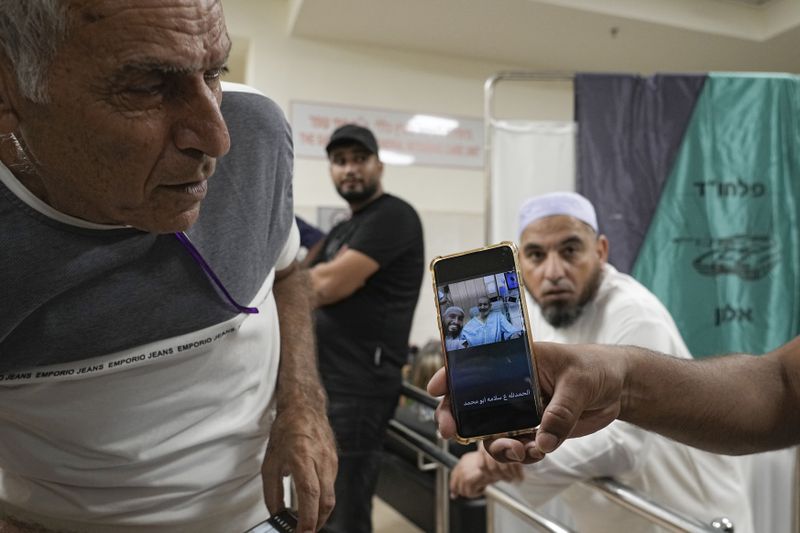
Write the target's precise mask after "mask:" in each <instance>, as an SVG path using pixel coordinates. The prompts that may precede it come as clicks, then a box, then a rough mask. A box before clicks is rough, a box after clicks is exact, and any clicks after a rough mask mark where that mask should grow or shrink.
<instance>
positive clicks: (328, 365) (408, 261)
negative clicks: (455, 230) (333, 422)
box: [315, 194, 424, 396]
mask: <svg viewBox="0 0 800 533" xmlns="http://www.w3.org/2000/svg"><path fill="white" fill-rule="evenodd" d="M345 247H347V248H349V249H353V250H357V251H359V252H361V253H363V254H366V255H368V256H369V257H371V258H372V259H374V260H375V261H377V263H378V264H379V265H380V267H379V269H378V271H377V272H376V273H375V274H373V275H372V276H370V277H369V278H368V279H367V281H366V284H365V285H364V286H363V287H361V288H360V289H358V290H356V292H354V293H353V294H352V295H350V296H349V297H348V298H345V299H344V300H342V301H340V302H337V303H335V304H331V305H327V306H324V307H321V308H320V309H318V310H317V312H316V331H317V344H318V350H319V366H320V373H321V374H322V381H323V383H324V385H325V388H326V389H327V390H328V392H338V393H344V394H356V395H363V396H387V395H393V394H397V392H398V390H399V388H400V367H401V366H402V365H403V364H404V363H405V361H406V356H407V353H408V335H409V332H410V330H411V320H412V318H413V316H414V309H415V307H416V305H417V298H418V296H419V289H420V284H421V283H422V274H423V269H424V266H423V263H424V252H423V241H422V224H421V222H420V220H419V216H418V215H417V212H416V211H415V210H414V208H413V207H411V206H410V205H409V204H408V203H407V202H405V201H403V200H401V199H399V198H397V197H395V196H392V195H390V194H384V195H382V196H380V197H379V198H377V199H376V200H374V201H373V202H371V203H370V204H368V205H367V206H366V207H364V208H363V209H362V210H360V211H358V212H357V213H355V214H353V216H352V217H351V218H350V219H349V220H346V221H344V222H341V223H339V224H337V225H336V226H335V227H334V228H333V229H332V230H331V232H330V233H329V234H328V236H327V238H326V239H325V243H324V244H323V246H322V249H321V250H320V254H319V256H318V257H317V259H316V260H315V264H316V263H320V262H325V261H329V260H330V259H332V258H334V257H335V256H336V254H337V253H339V252H340V250H342V249H343V248H345Z"/></svg>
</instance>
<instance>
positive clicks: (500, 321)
mask: <svg viewBox="0 0 800 533" xmlns="http://www.w3.org/2000/svg"><path fill="white" fill-rule="evenodd" d="M430 269H431V277H432V278H433V292H434V295H435V301H436V314H437V317H438V323H439V333H440V335H441V340H442V352H443V353H444V354H445V367H446V369H447V381H448V388H449V391H450V400H451V409H452V411H453V417H454V418H455V420H456V432H457V434H458V435H457V437H456V440H458V441H459V442H460V443H462V444H468V443H470V442H474V441H476V440H481V439H485V438H487V437H497V436H514V435H521V434H524V433H531V432H533V431H534V430H535V428H536V427H538V425H539V423H540V421H541V416H542V400H541V392H540V388H539V382H538V377H537V374H536V363H535V358H534V352H533V344H532V336H531V331H530V325H529V321H528V310H527V307H526V305H525V295H524V294H522V293H521V291H522V290H524V288H523V287H522V286H521V284H520V283H519V279H520V268H519V262H518V259H517V248H516V246H515V245H514V243H511V242H501V243H499V244H495V245H492V246H486V247H484V248H480V249H477V250H469V251H466V252H461V253H456V254H452V255H446V256H441V257H436V258H434V259H433V261H431V266H430Z"/></svg>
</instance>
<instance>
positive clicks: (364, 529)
mask: <svg viewBox="0 0 800 533" xmlns="http://www.w3.org/2000/svg"><path fill="white" fill-rule="evenodd" d="M326 150H327V152H328V159H329V161H330V172H331V178H332V179H333V184H334V186H335V187H336V190H337V191H338V192H339V195H340V196H341V197H342V198H344V199H345V200H346V201H347V203H348V204H349V205H350V210H351V211H352V216H351V217H350V218H349V219H348V220H346V221H344V222H341V223H339V224H338V225H336V226H335V227H334V228H333V229H332V230H331V232H330V233H329V234H328V236H327V238H326V240H325V243H324V244H323V245H322V249H321V250H320V253H319V256H318V257H317V258H315V259H314V261H313V262H312V267H311V271H310V273H311V281H312V286H313V289H314V292H315V294H316V298H317V311H316V331H317V342H318V346H319V367H320V373H321V375H322V381H323V384H324V385H325V389H326V390H327V392H328V398H329V406H328V416H329V418H330V422H331V425H332V427H333V429H334V433H335V434H336V440H337V444H338V449H339V473H338V476H337V478H336V508H335V509H334V512H333V515H332V517H331V519H330V521H329V522H328V527H329V529H330V530H331V531H332V532H336V533H369V532H370V531H372V524H371V511H372V495H373V493H374V492H375V484H376V482H377V478H378V472H379V469H380V452H381V445H382V441H383V435H384V433H385V430H386V426H387V424H388V421H389V419H390V418H391V416H392V414H393V413H394V409H395V407H396V405H397V400H398V396H399V392H400V381H401V376H400V369H401V367H402V366H403V364H405V362H406V357H407V353H408V335H409V331H410V330H411V319H412V317H413V314H414V308H415V307H416V304H417V298H418V296H419V288H420V284H421V282H422V273H423V268H424V267H423V261H424V259H423V256H424V253H423V243H422V224H421V223H420V220H419V216H418V215H417V213H416V211H415V210H414V208H413V207H411V206H410V205H409V204H408V203H407V202H405V201H403V200H401V199H399V198H397V197H395V196H392V195H390V194H386V193H384V192H383V187H382V185H381V176H382V174H383V163H381V161H380V159H379V157H378V143H377V141H376V140H375V136H374V135H373V134H372V132H371V131H370V130H368V129H367V128H363V127H361V126H357V125H355V124H347V125H345V126H342V127H340V128H338V129H337V130H336V131H334V132H333V134H332V135H331V139H330V142H329V143H328V145H327V147H326Z"/></svg>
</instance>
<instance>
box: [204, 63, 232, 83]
mask: <svg viewBox="0 0 800 533" xmlns="http://www.w3.org/2000/svg"><path fill="white" fill-rule="evenodd" d="M227 73H228V67H227V66H223V67H219V68H215V69H211V70H209V71H206V72H205V73H204V74H203V77H204V78H205V80H206V82H214V81H217V80H219V79H220V78H221V77H223V76H224V75H225V74H227Z"/></svg>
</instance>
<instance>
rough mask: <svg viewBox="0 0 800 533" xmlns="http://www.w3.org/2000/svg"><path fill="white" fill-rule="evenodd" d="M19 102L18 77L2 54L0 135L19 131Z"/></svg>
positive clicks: (0, 72)
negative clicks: (17, 104)
mask: <svg viewBox="0 0 800 533" xmlns="http://www.w3.org/2000/svg"><path fill="white" fill-rule="evenodd" d="M18 101H19V89H18V86H17V77H16V76H15V75H14V72H13V70H12V69H11V62H10V61H8V59H7V58H6V56H5V54H3V53H2V52H0V135H7V134H9V133H14V132H15V131H17V126H18V125H19V115H18V114H17V108H16V103H17V102H18Z"/></svg>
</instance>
